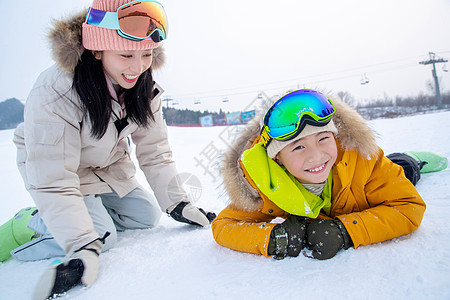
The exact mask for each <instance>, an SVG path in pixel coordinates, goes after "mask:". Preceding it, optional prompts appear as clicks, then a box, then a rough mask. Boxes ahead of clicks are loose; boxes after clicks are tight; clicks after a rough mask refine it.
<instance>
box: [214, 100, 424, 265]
mask: <svg viewBox="0 0 450 300" xmlns="http://www.w3.org/2000/svg"><path fill="white" fill-rule="evenodd" d="M333 103H334V104H335V107H336V113H335V115H334V116H333V120H334V122H335V125H336V127H337V128H338V135H337V136H336V142H337V146H338V157H337V160H336V163H335V165H334V166H333V169H332V191H331V210H330V213H329V215H326V214H325V212H324V211H322V213H321V214H320V215H319V218H339V219H340V220H341V221H342V223H343V224H344V226H345V228H346V229H347V231H348V233H349V234H350V236H351V238H352V241H353V244H354V247H355V248H357V247H359V246H361V245H368V244H373V243H378V242H382V241H386V240H389V239H392V238H395V237H398V236H402V235H405V234H409V233H411V232H413V231H414V230H415V229H417V228H418V227H419V225H420V223H421V221H422V217H423V214H424V212H425V203H424V201H423V200H422V198H421V197H420V195H419V193H418V192H417V190H416V189H415V187H414V186H413V185H412V183H411V182H410V181H409V180H408V179H407V178H406V177H405V175H404V173H403V169H402V168H401V167H400V166H398V165H396V164H394V163H392V162H391V161H390V160H389V159H388V158H386V157H385V156H384V153H383V151H382V150H381V149H380V148H379V147H378V146H377V145H376V143H375V138H374V134H373V132H372V130H371V129H370V128H369V127H368V126H367V124H366V122H365V121H364V120H363V118H362V117H361V116H360V115H359V114H358V113H357V112H356V111H354V110H353V109H352V108H350V107H349V106H347V105H346V104H344V103H342V102H340V101H338V100H334V101H333ZM259 132H260V124H259V118H258V117H257V118H255V119H254V120H253V121H252V122H250V123H249V124H248V126H247V128H246V129H245V130H243V131H242V133H241V134H240V136H239V137H238V138H237V140H236V142H235V143H234V145H233V147H231V148H230V149H229V150H228V151H227V153H226V154H225V159H224V164H223V169H222V175H223V177H224V185H225V189H226V190H227V192H228V195H229V197H230V201H231V203H230V204H229V205H228V207H226V208H225V209H224V210H222V212H220V214H219V215H218V216H217V218H216V219H215V220H214V222H213V223H212V231H213V235H214V238H215V240H216V241H217V243H218V244H220V245H222V246H225V247H228V248H231V249H234V250H238V251H242V252H249V253H255V254H261V255H265V256H268V255H267V248H268V244H269V237H270V233H271V230H272V228H273V227H274V226H275V225H276V223H271V221H273V220H274V219H275V218H277V217H281V218H287V217H288V216H289V213H287V212H286V211H284V210H283V209H281V208H279V207H278V206H277V205H275V203H274V202H272V201H271V200H270V199H269V198H268V197H266V195H264V194H263V193H262V192H261V191H260V190H259V189H258V188H257V187H256V185H255V183H254V182H253V180H252V179H251V178H250V176H249V175H248V173H247V170H246V169H245V167H244V165H243V164H242V162H241V161H240V158H241V156H242V153H243V152H244V151H245V150H246V149H248V148H250V147H253V146H254V145H255V144H256V143H257V142H258V141H259ZM275 222H278V223H279V222H282V220H280V219H278V220H275Z"/></svg>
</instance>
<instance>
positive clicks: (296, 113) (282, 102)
mask: <svg viewBox="0 0 450 300" xmlns="http://www.w3.org/2000/svg"><path fill="white" fill-rule="evenodd" d="M333 114H334V106H333V103H332V102H331V100H330V99H328V98H327V97H325V96H324V95H323V94H321V93H319V92H317V91H314V90H309V89H303V90H297V91H293V92H290V93H288V94H286V95H284V96H283V97H281V98H280V99H278V100H277V101H276V102H275V103H274V104H273V105H272V106H271V107H270V108H269V110H268V111H267V113H266V115H265V116H264V126H263V129H262V131H261V139H262V142H263V144H264V146H265V147H267V145H268V144H269V143H270V141H271V140H272V139H275V140H278V141H288V140H291V139H293V138H295V137H296V136H298V135H299V134H300V132H301V131H302V130H303V129H304V128H305V126H306V124H309V125H312V126H325V125H327V124H328V123H329V122H330V120H331V116H332V115H333Z"/></svg>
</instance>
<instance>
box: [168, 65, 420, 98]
mask: <svg viewBox="0 0 450 300" xmlns="http://www.w3.org/2000/svg"><path fill="white" fill-rule="evenodd" d="M383 64H387V63H382V64H375V65H372V66H376V65H383ZM413 66H414V67H415V66H417V63H416V62H414V63H408V64H403V65H399V66H395V67H390V68H384V69H378V70H373V71H370V73H372V74H374V73H380V72H386V71H392V70H397V69H404V68H408V67H413ZM357 69H360V68H357ZM353 70H356V69H353ZM343 72H345V71H336V72H331V73H325V74H322V75H315V76H308V77H303V78H297V79H295V80H283V81H278V82H271V83H270V84H257V85H252V86H247V87H239V88H229V89H222V90H215V91H205V92H198V93H189V94H182V95H177V96H176V98H181V99H184V98H189V97H190V96H199V95H203V96H202V97H201V98H211V97H219V96H227V95H228V96H230V95H243V94H251V93H254V92H255V90H247V91H237V90H241V89H250V88H255V87H261V86H264V90H276V89H281V88H283V87H285V86H292V85H294V84H291V85H284V86H277V87H274V88H267V85H274V84H278V83H286V82H288V81H296V83H295V85H297V84H298V81H303V82H305V83H306V82H308V81H305V80H307V79H311V78H314V77H320V76H327V75H331V74H337V73H343ZM355 76H359V75H355V74H351V75H347V76H339V77H332V78H331V79H321V80H316V81H313V82H329V81H335V80H339V79H346V78H351V77H355ZM233 90H236V92H234V93H229V91H233ZM259 90H260V89H258V90H257V91H259ZM220 92H227V93H226V94H220Z"/></svg>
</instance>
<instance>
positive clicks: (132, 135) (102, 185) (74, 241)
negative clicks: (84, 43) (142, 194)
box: [14, 13, 188, 254]
mask: <svg viewBox="0 0 450 300" xmlns="http://www.w3.org/2000/svg"><path fill="white" fill-rule="evenodd" d="M84 16H85V14H84V13H81V14H79V15H78V16H75V17H73V18H68V19H66V20H63V21H59V22H56V23H55V27H54V29H53V30H52V31H51V34H50V40H51V43H52V52H53V56H54V58H55V60H56V64H55V65H54V66H52V67H50V68H49V69H47V70H46V71H44V72H43V73H42V74H41V75H40V76H39V78H38V79H37V81H36V83H35V85H34V87H33V88H32V90H31V92H30V94H29V96H28V99H27V101H26V105H25V116H24V123H23V124H21V125H20V126H18V128H17V129H16V131H15V137H14V142H15V144H16V146H17V149H18V152H17V163H18V166H19V170H20V172H21V174H22V177H23V178H24V181H25V185H26V188H27V189H28V191H29V192H30V194H31V196H32V198H33V200H34V201H35V203H36V205H37V207H38V209H39V212H40V216H41V218H42V219H43V220H44V222H45V224H46V225H47V227H48V229H49V230H50V232H51V233H52V234H53V236H54V237H55V239H56V241H57V242H58V243H59V244H60V245H61V247H62V248H63V249H64V250H65V251H66V253H68V254H70V253H71V252H73V251H75V250H77V249H79V248H80V247H82V246H84V245H86V244H87V243H89V242H91V241H93V240H95V239H97V238H98V237H99V236H98V234H97V233H96V232H95V231H94V227H93V223H92V220H91V217H90V216H89V214H88V211H87V209H86V206H85V204H84V201H83V195H88V194H100V193H108V192H111V189H112V190H114V191H115V192H116V193H117V194H118V195H119V196H124V195H126V194H127V193H129V192H131V191H132V190H133V189H134V188H136V187H137V186H138V185H139V183H138V181H137V180H136V177H135V175H136V168H135V165H134V163H133V162H132V160H131V152H130V145H131V142H133V143H134V144H135V151H136V157H137V160H138V161H139V166H140V168H141V169H142V171H143V172H144V174H145V176H146V178H147V180H148V182H149V184H150V186H151V187H152V189H153V192H154V194H155V196H156V198H157V200H158V202H159V205H160V207H161V209H162V210H163V211H165V210H166V208H167V207H169V206H170V205H172V204H174V203H177V202H179V201H182V200H184V201H188V199H187V196H186V194H185V193H184V191H183V190H182V189H181V187H179V186H177V185H174V184H173V182H174V181H172V184H171V185H169V182H171V180H172V179H173V178H174V177H175V176H176V175H177V170H176V168H175V164H174V162H173V161H172V152H171V150H170V148H169V144H168V138H167V128H166V124H165V121H164V119H163V114H162V107H161V94H162V93H163V91H162V89H161V88H160V87H159V86H158V85H155V89H157V90H158V92H157V96H156V97H155V98H154V99H152V100H151V109H152V112H153V113H154V118H155V120H154V121H151V122H150V127H149V128H140V127H138V126H137V125H136V124H135V123H133V122H132V121H130V120H129V125H128V126H126V127H125V128H124V129H123V130H122V131H121V132H120V134H118V131H117V129H116V127H115V125H114V121H115V120H116V119H117V118H116V116H115V115H117V116H120V111H121V105H120V104H119V103H118V102H117V101H115V100H111V101H112V104H113V105H112V109H113V111H114V113H115V115H114V114H112V115H111V119H110V122H109V125H108V128H107V130H106V133H105V135H104V136H103V137H102V138H101V139H99V140H98V139H96V138H93V137H92V136H91V123H90V121H89V120H88V119H87V118H85V116H84V115H83V111H82V109H81V103H80V99H79V96H78V94H77V92H76V91H75V89H74V88H73V70H74V68H75V66H76V64H77V63H78V60H79V59H80V56H81V53H82V51H83V49H82V47H81V23H82V22H83V21H84ZM163 62H164V52H163V49H162V48H157V49H155V50H154V51H153V64H152V70H155V69H158V68H160V67H161V66H162V64H163ZM169 195H170V197H169Z"/></svg>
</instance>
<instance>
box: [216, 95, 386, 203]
mask: <svg viewBox="0 0 450 300" xmlns="http://www.w3.org/2000/svg"><path fill="white" fill-rule="evenodd" d="M328 97H329V98H330V99H331V100H332V101H333V104H334V106H335V109H336V111H335V113H334V115H333V122H334V124H335V126H336V128H337V129H338V134H337V135H336V139H337V140H339V142H340V144H341V147H342V148H343V150H356V151H357V152H358V153H359V154H360V155H361V156H363V157H368V156H372V157H374V158H375V157H376V156H377V154H378V152H379V148H378V146H377V144H376V141H375V132H374V131H373V130H372V129H371V128H370V127H369V126H368V124H367V123H366V121H365V120H364V118H363V117H362V116H361V115H360V114H359V113H358V112H357V111H356V110H355V109H353V108H352V107H350V106H349V105H347V104H345V103H344V102H342V101H340V100H339V99H336V98H334V97H331V96H330V95H328ZM278 99H279V97H278V96H274V97H272V98H271V99H270V100H268V101H265V102H264V103H263V104H262V105H261V109H259V113H257V114H256V116H255V118H253V120H251V121H250V122H249V123H248V124H247V125H246V127H245V128H244V129H243V130H242V131H241V132H240V133H239V135H238V137H237V138H236V140H235V142H234V144H233V145H232V146H231V147H230V148H229V149H228V150H227V151H226V152H225V153H224V157H223V161H222V168H221V174H222V177H223V183H224V188H225V190H226V192H227V193H228V195H229V197H230V201H231V204H232V205H233V206H234V207H235V208H237V209H240V210H246V211H254V210H257V209H260V208H261V206H262V204H263V203H262V199H261V198H260V196H259V193H258V191H257V190H256V189H255V188H253V187H252V186H251V185H250V184H249V183H248V181H247V180H246V179H245V177H244V176H243V171H242V169H241V167H240V165H239V159H240V157H241V155H242V153H243V152H244V151H245V150H247V149H249V148H250V147H251V145H252V144H253V142H254V141H255V139H256V138H257V137H258V136H259V134H260V132H261V128H262V119H263V117H264V114H265V112H266V111H267V110H268V109H269V107H270V106H271V105H272V104H273V103H274V102H275V101H276V100H278Z"/></svg>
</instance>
